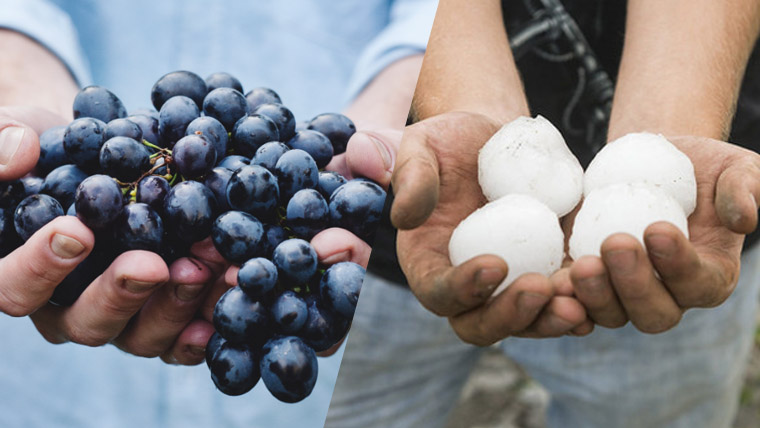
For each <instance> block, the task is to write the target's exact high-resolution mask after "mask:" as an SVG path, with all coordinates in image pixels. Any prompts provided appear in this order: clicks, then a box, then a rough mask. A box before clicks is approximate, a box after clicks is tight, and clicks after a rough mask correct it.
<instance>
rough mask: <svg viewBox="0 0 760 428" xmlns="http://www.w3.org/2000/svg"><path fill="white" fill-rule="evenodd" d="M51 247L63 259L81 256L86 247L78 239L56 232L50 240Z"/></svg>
mask: <svg viewBox="0 0 760 428" xmlns="http://www.w3.org/2000/svg"><path fill="white" fill-rule="evenodd" d="M50 249H51V250H52V251H53V253H54V254H55V255H56V256H58V257H60V258H62V259H74V258H77V257H79V256H80V255H81V254H82V253H83V252H84V250H85V249H86V248H85V246H84V245H83V244H82V243H81V242H79V241H77V240H76V239H74V238H72V237H69V236H66V235H61V234H60V233H56V234H55V235H53V239H52V240H51V241H50Z"/></svg>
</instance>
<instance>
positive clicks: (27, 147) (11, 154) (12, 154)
mask: <svg viewBox="0 0 760 428" xmlns="http://www.w3.org/2000/svg"><path fill="white" fill-rule="evenodd" d="M39 156H40V140H39V138H38V137H37V134H36V133H35V132H34V130H33V129H32V128H30V127H29V126H26V125H24V124H22V123H21V122H17V121H15V120H12V119H8V118H4V117H0V180H2V181H7V180H13V179H16V178H20V177H23V176H24V175H26V174H27V173H29V171H31V170H32V169H34V165H35V164H36V163H37V159H38V158H39Z"/></svg>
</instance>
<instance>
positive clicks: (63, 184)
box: [42, 165, 87, 209]
mask: <svg viewBox="0 0 760 428" xmlns="http://www.w3.org/2000/svg"><path fill="white" fill-rule="evenodd" d="M85 178H87V173H86V172H84V171H82V170H81V169H79V167H77V166H76V165H63V166H59V167H58V168H56V169H54V170H52V171H51V172H50V173H49V174H48V175H47V177H45V181H44V182H43V183H42V193H44V194H46V195H50V196H52V197H54V198H56V199H58V202H60V203H61V206H62V207H63V208H64V209H68V208H69V207H70V206H71V205H73V204H74V197H75V196H76V193H77V187H79V184H80V183H81V182H82V181H84V179H85Z"/></svg>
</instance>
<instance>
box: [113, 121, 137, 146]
mask: <svg viewBox="0 0 760 428" xmlns="http://www.w3.org/2000/svg"><path fill="white" fill-rule="evenodd" d="M113 137H128V138H131V139H133V140H137V141H142V138H143V132H142V128H140V126H139V125H137V124H136V123H134V122H132V121H131V120H129V119H114V120H112V121H110V122H108V124H107V125H106V140H110V139H111V138H113Z"/></svg>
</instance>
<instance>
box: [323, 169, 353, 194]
mask: <svg viewBox="0 0 760 428" xmlns="http://www.w3.org/2000/svg"><path fill="white" fill-rule="evenodd" d="M347 182H348V180H346V179H345V177H343V176H342V175H340V174H338V173H337V172H335V171H320V172H319V184H318V185H317V190H319V193H321V194H322V196H324V197H325V199H326V200H328V201H329V200H330V196H332V194H333V192H334V191H335V190H336V189H337V188H338V187H340V186H342V185H344V184H346V183H347Z"/></svg>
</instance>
